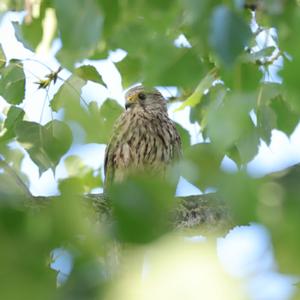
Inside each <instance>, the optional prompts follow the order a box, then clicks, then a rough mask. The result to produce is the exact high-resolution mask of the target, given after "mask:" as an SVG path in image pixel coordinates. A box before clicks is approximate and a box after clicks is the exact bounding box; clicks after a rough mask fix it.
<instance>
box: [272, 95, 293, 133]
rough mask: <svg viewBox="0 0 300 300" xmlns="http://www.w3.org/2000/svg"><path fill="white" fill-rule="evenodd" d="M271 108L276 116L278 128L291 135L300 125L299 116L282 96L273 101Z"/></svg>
mask: <svg viewBox="0 0 300 300" xmlns="http://www.w3.org/2000/svg"><path fill="white" fill-rule="evenodd" d="M270 107H271V108H272V110H273V111H274V112H275V115H276V128H277V129H279V130H281V131H283V132H285V133H286V134H288V135H290V134H291V133H292V132H293V131H294V129H295V127H296V125H297V124H298V123H299V114H297V113H295V112H294V111H293V110H292V109H291V107H290V105H289V103H288V102H286V101H285V99H284V98H283V97H280V96H279V97H276V98H275V99H273V100H272V102H271V105H270Z"/></svg>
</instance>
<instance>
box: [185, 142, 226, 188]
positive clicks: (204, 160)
mask: <svg viewBox="0 0 300 300" xmlns="http://www.w3.org/2000/svg"><path fill="white" fill-rule="evenodd" d="M222 158H223V157H222V155H221V154H220V153H217V152H216V151H215V149H214V147H213V146H212V145H211V144H210V143H199V144H195V145H193V146H190V147H189V148H187V149H186V151H185V152H184V159H185V160H186V161H187V162H188V163H189V164H188V165H185V164H183V165H182V168H181V174H182V176H183V177H185V178H186V179H188V180H189V181H190V182H192V183H194V184H196V185H197V186H198V187H199V188H200V189H201V190H202V191H204V190H205V189H206V188H208V187H212V186H215V184H216V182H217V178H218V177H219V172H220V164H221V161H222ZM191 166H193V167H194V171H191V169H190V167H191Z"/></svg>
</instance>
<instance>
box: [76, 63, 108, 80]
mask: <svg viewBox="0 0 300 300" xmlns="http://www.w3.org/2000/svg"><path fill="white" fill-rule="evenodd" d="M74 74H75V75H77V76H78V77H80V78H81V79H83V80H90V81H94V82H96V83H100V84H104V82H103V80H102V77H101V75H100V74H99V73H98V71H97V70H96V68H95V67H94V66H90V65H85V66H81V67H79V68H76V69H75V70H74Z"/></svg>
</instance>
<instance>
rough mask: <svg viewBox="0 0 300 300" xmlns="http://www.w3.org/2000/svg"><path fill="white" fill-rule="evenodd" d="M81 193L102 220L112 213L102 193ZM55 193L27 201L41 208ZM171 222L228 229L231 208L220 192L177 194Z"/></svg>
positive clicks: (205, 230)
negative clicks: (178, 195)
mask: <svg viewBox="0 0 300 300" xmlns="http://www.w3.org/2000/svg"><path fill="white" fill-rule="evenodd" d="M76 197H80V198H81V200H82V201H83V204H84V205H88V206H89V207H92V208H93V209H94V210H95V212H96V214H97V217H98V218H99V221H104V220H107V219H108V218H110V217H111V215H112V209H111V207H110V205H109V201H108V200H107V199H106V198H105V197H104V195H103V194H86V195H83V196H76ZM55 198H59V196H56V197H33V196H32V197H31V198H30V199H28V201H26V206H29V207H31V208H33V209H39V208H42V207H45V206H47V204H49V203H50V202H51V201H53V200H55ZM171 222H172V224H171V225H172V226H173V227H174V228H175V229H176V230H179V231H185V232H186V233H187V234H189V233H193V232H195V231H196V230H197V233H198V234H199V230H200V231H201V234H205V233H210V234H211V233H213V234H214V233H216V234H220V233H222V232H225V231H226V229H228V228H230V227H232V226H233V221H232V218H231V216H230V212H229V209H228V207H227V206H226V205H225V203H224V202H223V201H222V200H220V199H219V198H218V194H217V193H210V194H202V195H196V196H187V197H178V198H177V197H176V198H175V206H174V211H173V213H172V217H171Z"/></svg>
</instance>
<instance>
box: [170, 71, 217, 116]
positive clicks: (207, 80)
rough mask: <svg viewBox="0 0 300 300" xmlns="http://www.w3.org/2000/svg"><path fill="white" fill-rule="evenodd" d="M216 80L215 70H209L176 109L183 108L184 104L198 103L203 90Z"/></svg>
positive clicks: (193, 104)
mask: <svg viewBox="0 0 300 300" xmlns="http://www.w3.org/2000/svg"><path fill="white" fill-rule="evenodd" d="M215 80H216V70H215V69H213V70H211V71H210V72H209V73H208V74H207V75H206V76H205V77H204V78H203V79H202V80H201V81H200V83H199V84H198V86H197V88H196V89H195V91H194V92H193V94H192V95H191V96H189V97H188V98H187V100H185V101H184V102H183V103H182V104H181V105H180V106H179V108H177V109H176V111H179V110H182V109H184V108H185V107H186V106H191V107H193V106H195V105H197V104H198V103H200V101H201V99H202V96H203V95H204V92H205V91H206V90H207V89H209V88H210V87H211V85H212V84H213V82H214V81H215Z"/></svg>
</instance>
